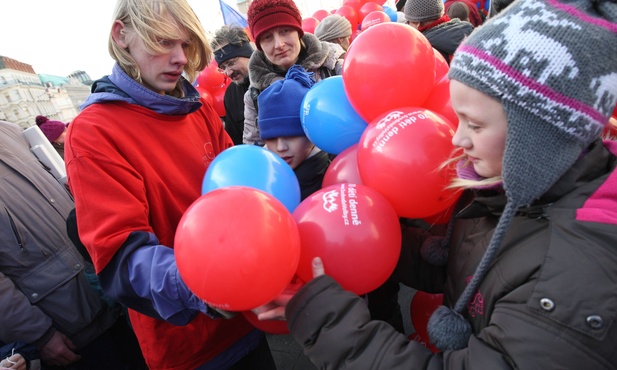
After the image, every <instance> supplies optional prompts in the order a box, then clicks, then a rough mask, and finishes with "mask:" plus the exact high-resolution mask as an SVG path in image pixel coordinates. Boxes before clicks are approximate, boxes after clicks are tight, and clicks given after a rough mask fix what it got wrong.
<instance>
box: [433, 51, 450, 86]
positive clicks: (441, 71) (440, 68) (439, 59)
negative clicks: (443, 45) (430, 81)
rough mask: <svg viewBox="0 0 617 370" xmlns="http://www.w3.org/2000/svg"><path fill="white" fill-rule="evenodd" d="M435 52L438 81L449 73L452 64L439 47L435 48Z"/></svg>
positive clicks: (436, 78)
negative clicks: (438, 49)
mask: <svg viewBox="0 0 617 370" xmlns="http://www.w3.org/2000/svg"><path fill="white" fill-rule="evenodd" d="M433 54H435V82H438V81H441V79H442V78H443V77H444V76H446V75H447V74H448V71H449V70H450V65H448V62H446V58H444V57H443V55H442V54H441V53H440V52H438V51H437V49H435V48H433Z"/></svg>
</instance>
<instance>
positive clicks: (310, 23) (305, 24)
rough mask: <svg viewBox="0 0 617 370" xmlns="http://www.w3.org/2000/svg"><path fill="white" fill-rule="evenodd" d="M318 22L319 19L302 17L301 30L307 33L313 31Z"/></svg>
mask: <svg viewBox="0 0 617 370" xmlns="http://www.w3.org/2000/svg"><path fill="white" fill-rule="evenodd" d="M318 24H319V19H317V18H314V17H308V18H304V19H303V20H302V30H303V31H304V32H307V33H315V27H317V25H318Z"/></svg>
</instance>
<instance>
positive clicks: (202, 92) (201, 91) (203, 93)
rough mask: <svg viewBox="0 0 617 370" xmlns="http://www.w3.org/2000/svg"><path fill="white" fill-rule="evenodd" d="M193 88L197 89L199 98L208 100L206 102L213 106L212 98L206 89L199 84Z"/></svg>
mask: <svg viewBox="0 0 617 370" xmlns="http://www.w3.org/2000/svg"><path fill="white" fill-rule="evenodd" d="M195 88H196V89H197V91H199V95H201V98H202V99H204V100H205V101H206V102H208V104H210V105H211V106H212V107H214V98H212V94H210V92H209V91H208V90H206V89H203V88H201V86H199V85H198V86H196V87H195Z"/></svg>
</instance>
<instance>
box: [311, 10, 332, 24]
mask: <svg viewBox="0 0 617 370" xmlns="http://www.w3.org/2000/svg"><path fill="white" fill-rule="evenodd" d="M329 15H330V12H329V11H327V10H325V9H319V10H318V11H316V12H315V13H313V18H315V19H317V20H318V21H320V22H321V21H322V20H323V19H324V18H325V17H327V16H329Z"/></svg>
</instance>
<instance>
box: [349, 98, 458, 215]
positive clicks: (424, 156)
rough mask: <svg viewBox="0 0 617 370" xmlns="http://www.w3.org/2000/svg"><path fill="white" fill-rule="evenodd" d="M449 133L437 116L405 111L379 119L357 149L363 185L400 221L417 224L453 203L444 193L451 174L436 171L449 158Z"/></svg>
mask: <svg viewBox="0 0 617 370" xmlns="http://www.w3.org/2000/svg"><path fill="white" fill-rule="evenodd" d="M452 136H454V130H453V129H452V127H451V126H450V124H449V123H447V122H446V121H445V120H444V119H443V118H441V117H440V116H439V115H437V114H435V113H433V112H431V111H429V110H426V109H423V108H412V107H405V108H399V109H397V110H393V111H390V112H388V113H386V114H384V115H382V116H380V117H378V118H377V119H376V120H375V121H374V122H373V123H371V124H370V125H369V126H368V128H367V129H366V130H365V131H364V133H363V134H362V137H361V138H360V142H359V143H358V170H359V173H360V178H361V179H362V183H363V184H365V185H367V186H370V187H371V188H373V189H375V190H377V191H379V192H380V193H381V194H383V195H384V196H385V197H386V198H387V199H388V200H389V201H390V204H392V206H393V207H394V209H395V210H396V212H397V214H398V215H399V216H400V217H407V218H422V217H426V216H431V215H434V214H436V213H439V212H441V211H443V210H445V209H446V208H448V207H449V206H450V205H452V203H454V201H456V197H455V194H457V192H456V191H455V190H449V189H446V187H447V186H448V185H449V184H450V182H451V180H452V178H453V177H454V176H455V172H454V171H452V170H439V168H440V166H441V165H442V164H443V163H444V162H445V161H446V160H447V159H449V158H450V155H451V154H452V152H453V150H454V146H453V145H452Z"/></svg>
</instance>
